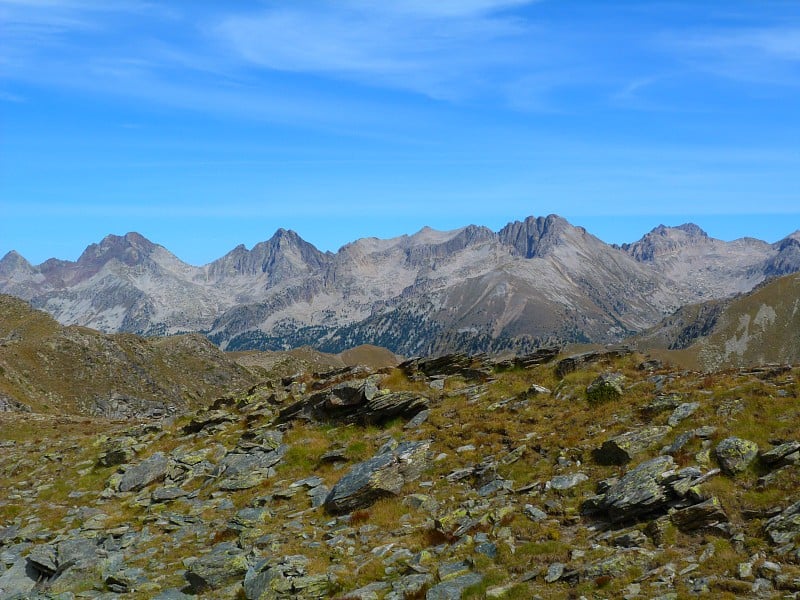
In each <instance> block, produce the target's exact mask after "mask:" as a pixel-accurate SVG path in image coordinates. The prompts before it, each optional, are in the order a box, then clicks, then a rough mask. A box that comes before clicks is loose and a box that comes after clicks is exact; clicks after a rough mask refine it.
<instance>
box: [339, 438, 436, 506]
mask: <svg viewBox="0 0 800 600" xmlns="http://www.w3.org/2000/svg"><path fill="white" fill-rule="evenodd" d="M429 448H430V442H427V441H423V442H403V443H401V444H397V443H396V442H395V443H388V444H386V445H385V446H384V447H383V448H381V450H380V451H379V452H378V454H376V455H375V456H373V457H372V458H370V459H369V460H365V461H364V462H360V463H358V464H356V465H354V466H353V467H352V468H351V469H350V471H349V472H348V473H347V474H346V475H345V476H344V477H342V478H341V479H340V480H339V482H338V483H337V484H336V485H334V486H333V488H332V489H331V492H330V494H328V497H327V498H326V499H325V504H324V506H325V510H327V511H328V512H329V513H332V514H340V513H347V512H350V511H353V510H357V509H359V508H365V507H367V506H370V505H371V504H373V503H374V502H375V501H376V500H378V499H379V498H383V497H386V496H393V495H396V494H398V493H399V492H400V490H401V489H402V488H403V485H405V484H406V483H407V482H409V481H413V480H415V479H417V478H418V477H419V476H420V474H421V473H422V471H423V470H424V469H425V468H426V467H427V465H428V449H429Z"/></svg>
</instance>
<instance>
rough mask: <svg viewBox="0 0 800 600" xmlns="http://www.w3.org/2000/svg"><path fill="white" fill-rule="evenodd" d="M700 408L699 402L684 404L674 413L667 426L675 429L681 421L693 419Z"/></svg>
mask: <svg viewBox="0 0 800 600" xmlns="http://www.w3.org/2000/svg"><path fill="white" fill-rule="evenodd" d="M698 408H700V403H699V402H684V403H683V404H681V405H680V406H678V407H676V408H675V410H674V411H672V414H671V415H670V416H669V419H667V424H668V425H669V426H670V427H675V426H676V425H677V424H678V423H680V422H681V421H683V420H685V419H688V418H689V417H691V416H692V415H693V414H694V412H695V411H696V410H697V409H698Z"/></svg>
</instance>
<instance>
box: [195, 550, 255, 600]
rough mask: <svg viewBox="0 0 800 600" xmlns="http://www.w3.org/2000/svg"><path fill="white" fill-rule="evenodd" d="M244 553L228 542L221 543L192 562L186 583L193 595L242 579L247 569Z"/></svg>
mask: <svg viewBox="0 0 800 600" xmlns="http://www.w3.org/2000/svg"><path fill="white" fill-rule="evenodd" d="M248 566H249V565H248V562H247V557H246V556H245V553H244V551H243V550H242V549H241V548H239V547H238V546H236V544H232V543H230V542H221V543H219V544H217V545H216V546H214V547H213V548H212V549H211V552H209V553H208V554H206V555H205V556H201V557H200V558H198V559H197V560H196V561H194V562H193V563H192V564H191V565H190V566H189V568H188V569H187V571H186V574H185V577H186V581H187V582H188V583H189V587H190V588H191V590H192V592H194V593H203V592H207V591H209V590H215V589H217V588H220V587H222V586H224V585H226V584H229V583H232V582H234V581H236V580H238V579H241V578H242V577H244V575H245V574H246V573H247V569H248Z"/></svg>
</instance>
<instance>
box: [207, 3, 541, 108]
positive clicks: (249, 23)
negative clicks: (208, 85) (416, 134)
mask: <svg viewBox="0 0 800 600" xmlns="http://www.w3.org/2000/svg"><path fill="white" fill-rule="evenodd" d="M523 4H530V2H525V1H523V0H516V1H514V0H506V1H497V0H495V1H491V0H467V1H465V2H456V1H454V0H453V1H445V2H422V1H417V0H406V1H404V2H399V3H396V4H395V3H367V2H349V3H347V2H345V3H343V4H334V3H331V4H325V5H323V6H319V5H317V6H315V7H313V8H311V7H309V6H303V5H296V4H295V5H291V6H289V7H288V8H287V7H285V6H282V7H279V8H274V9H270V10H265V11H261V12H259V13H255V14H239V15H232V16H228V17H226V18H224V19H223V20H222V21H221V22H220V24H219V26H218V27H217V29H216V31H217V33H218V35H219V37H220V39H221V40H222V41H223V42H224V43H226V44H227V45H228V46H229V47H230V48H232V49H233V50H234V52H235V53H237V54H238V55H239V56H240V57H241V58H243V59H244V60H246V61H249V62H250V63H252V64H253V65H256V66H258V67H262V68H266V69H272V70H278V71H290V72H300V73H311V74H316V75H322V76H330V77H335V78H339V79H345V80H351V81H356V82H358V83H361V84H367V85H374V86H381V87H384V86H385V87H390V88H395V89H402V90H406V91H411V92H417V93H422V94H425V95H428V96H431V97H434V98H447V99H456V98H463V97H465V96H469V95H471V94H473V93H476V92H480V91H486V89H488V88H490V87H491V86H493V85H494V84H495V83H496V80H497V79H498V78H502V77H503V75H502V70H504V69H506V70H509V69H519V68H535V65H536V63H537V62H540V63H541V62H544V61H542V59H541V58H537V57H536V56H535V55H532V53H531V50H532V48H533V47H534V46H535V45H536V37H537V31H536V28H535V27H534V26H533V25H532V24H531V23H529V22H527V21H525V20H523V19H521V18H520V17H518V16H515V15H514V14H509V13H506V12H503V10H502V9H508V8H512V7H516V6H520V5H523ZM498 11H500V12H498Z"/></svg>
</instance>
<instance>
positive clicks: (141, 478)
mask: <svg viewBox="0 0 800 600" xmlns="http://www.w3.org/2000/svg"><path fill="white" fill-rule="evenodd" d="M168 465H169V459H168V458H167V456H166V455H165V454H164V453H163V452H156V453H155V454H153V455H152V456H151V457H150V458H148V459H146V460H143V461H142V462H140V463H139V464H138V465H134V466H132V467H130V468H128V470H127V471H125V473H124V474H123V476H122V480H121V481H120V484H119V491H120V492H138V491H139V490H141V489H142V488H145V487H147V486H148V485H150V484H151V483H153V482H155V481H159V480H161V479H163V478H164V476H165V475H166V474H167V466H168Z"/></svg>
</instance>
